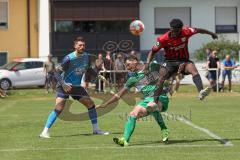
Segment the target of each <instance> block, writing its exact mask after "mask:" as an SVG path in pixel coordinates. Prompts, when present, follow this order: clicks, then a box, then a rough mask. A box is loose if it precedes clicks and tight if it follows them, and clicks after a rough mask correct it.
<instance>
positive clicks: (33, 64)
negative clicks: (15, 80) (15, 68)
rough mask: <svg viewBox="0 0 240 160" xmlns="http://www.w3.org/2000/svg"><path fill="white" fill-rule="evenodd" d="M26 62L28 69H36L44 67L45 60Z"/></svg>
mask: <svg viewBox="0 0 240 160" xmlns="http://www.w3.org/2000/svg"><path fill="white" fill-rule="evenodd" d="M25 63H26V69H34V68H42V67H43V62H35V61H34V62H25Z"/></svg>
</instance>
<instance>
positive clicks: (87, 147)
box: [0, 86, 240, 160]
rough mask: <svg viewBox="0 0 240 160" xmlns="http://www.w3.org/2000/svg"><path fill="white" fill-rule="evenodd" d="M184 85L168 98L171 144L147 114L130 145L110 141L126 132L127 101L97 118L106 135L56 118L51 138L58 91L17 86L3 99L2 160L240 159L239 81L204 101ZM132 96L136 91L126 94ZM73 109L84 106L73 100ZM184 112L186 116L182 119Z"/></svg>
mask: <svg viewBox="0 0 240 160" xmlns="http://www.w3.org/2000/svg"><path fill="white" fill-rule="evenodd" d="M181 87H182V88H180V93H178V94H175V95H174V96H173V97H172V98H171V99H170V105H169V109H168V111H167V113H168V115H171V116H170V117H169V116H164V119H165V121H166V123H167V126H168V128H169V129H170V141H169V144H163V143H162V142H161V134H160V129H159V127H158V125H157V124H156V122H155V121H153V119H152V118H151V117H149V118H148V119H140V120H139V121H138V122H137V126H136V128H135V132H134V134H133V136H132V139H131V146H130V147H128V148H121V147H119V146H117V145H115V144H114V143H113V142H112V138H113V137H114V136H121V135H122V132H123V127H124V123H125V120H126V114H127V113H128V112H129V111H130V110H131V108H132V106H129V105H127V104H126V103H125V102H124V101H120V103H119V104H118V106H117V107H116V108H115V109H114V110H112V111H111V112H109V113H108V114H105V115H104V116H102V117H100V118H99V126H100V127H101V128H102V129H103V130H108V131H110V132H111V134H110V135H108V136H93V135H91V133H92V129H91V125H90V121H73V122H71V121H63V120H57V121H56V123H55V124H54V126H53V128H52V129H51V132H50V133H51V136H52V138H51V139H39V138H38V135H39V133H40V132H41V130H42V128H43V126H44V123H45V120H46V118H47V116H48V114H49V112H50V111H51V110H52V109H53V106H54V100H55V99H54V95H53V94H45V92H44V90H42V89H25V90H13V91H11V94H10V95H9V96H8V97H7V98H4V99H0V160H14V159H17V160H22V159H32V160H37V159H41V160H50V159H57V160H62V159H64V160H65V159H69V160H73V159H84V160H87V159H95V160H96V159H104V160H111V159H139V160H141V159H165V160H166V159H167V160H179V159H184V160H186V159H196V160H201V159H204V160H206V159H208V160H210V159H212V160H213V159H214V160H215V159H218V160H221V159H222V160H223V159H231V160H237V159H240V158H239V157H240V125H239V124H240V118H239V113H240V112H239V111H240V104H239V99H240V86H235V87H234V90H235V91H236V92H235V93H218V94H217V93H212V94H211V95H210V96H209V97H208V98H207V99H206V100H205V101H203V102H200V101H199V100H197V98H196V96H197V92H196V89H195V88H194V87H192V86H181ZM133 98H134V94H131V95H129V96H128V99H130V100H131V99H133ZM94 100H95V102H96V103H100V102H101V100H100V99H96V98H95V99H94ZM71 112H72V113H74V114H77V113H83V112H86V109H85V108H84V107H83V106H82V105H80V104H78V103H76V102H74V104H73V106H72V108H71ZM179 117H180V118H179ZM181 117H184V120H185V121H180V120H181ZM186 123H188V124H186ZM189 123H191V125H192V126H190V125H189ZM194 127H195V128H194ZM212 134H214V136H215V138H216V136H217V137H218V138H219V139H220V140H217V139H215V138H213V137H214V136H213V135H212ZM229 144H230V145H229Z"/></svg>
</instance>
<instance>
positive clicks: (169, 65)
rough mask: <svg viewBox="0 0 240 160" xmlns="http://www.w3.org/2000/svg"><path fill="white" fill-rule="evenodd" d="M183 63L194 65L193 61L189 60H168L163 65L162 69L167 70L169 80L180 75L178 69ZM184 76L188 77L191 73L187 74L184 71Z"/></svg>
mask: <svg viewBox="0 0 240 160" xmlns="http://www.w3.org/2000/svg"><path fill="white" fill-rule="evenodd" d="M183 63H193V61H191V60H188V61H168V60H166V61H165V62H163V63H161V68H162V67H163V68H166V69H167V71H168V76H167V78H170V77H172V76H173V75H174V74H176V73H178V69H179V66H180V64H183ZM181 73H182V74H183V75H188V74H189V73H186V72H184V71H182V72H181Z"/></svg>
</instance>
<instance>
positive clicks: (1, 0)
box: [0, 0, 8, 28]
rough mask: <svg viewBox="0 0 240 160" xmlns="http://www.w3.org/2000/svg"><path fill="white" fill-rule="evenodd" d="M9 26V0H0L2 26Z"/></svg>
mask: <svg viewBox="0 0 240 160" xmlns="http://www.w3.org/2000/svg"><path fill="white" fill-rule="evenodd" d="M7 27H8V0H0V28H7Z"/></svg>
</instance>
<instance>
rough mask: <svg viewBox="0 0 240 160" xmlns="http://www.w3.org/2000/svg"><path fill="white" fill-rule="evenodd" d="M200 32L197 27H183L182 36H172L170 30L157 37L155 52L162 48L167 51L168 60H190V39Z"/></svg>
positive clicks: (153, 48) (153, 49)
mask: <svg viewBox="0 0 240 160" xmlns="http://www.w3.org/2000/svg"><path fill="white" fill-rule="evenodd" d="M196 33H198V30H197V29H196V28H191V27H183V28H182V31H181V34H180V36H178V37H173V38H171V37H170V36H169V31H168V32H166V33H165V34H163V35H162V36H159V37H158V38H157V43H156V44H155V45H154V46H153V47H152V51H153V52H158V51H159V50H160V49H161V48H163V49H164V51H165V55H164V56H165V58H166V60H182V61H187V60H189V52H188V39H189V38H190V37H191V36H192V35H194V34H196Z"/></svg>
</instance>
